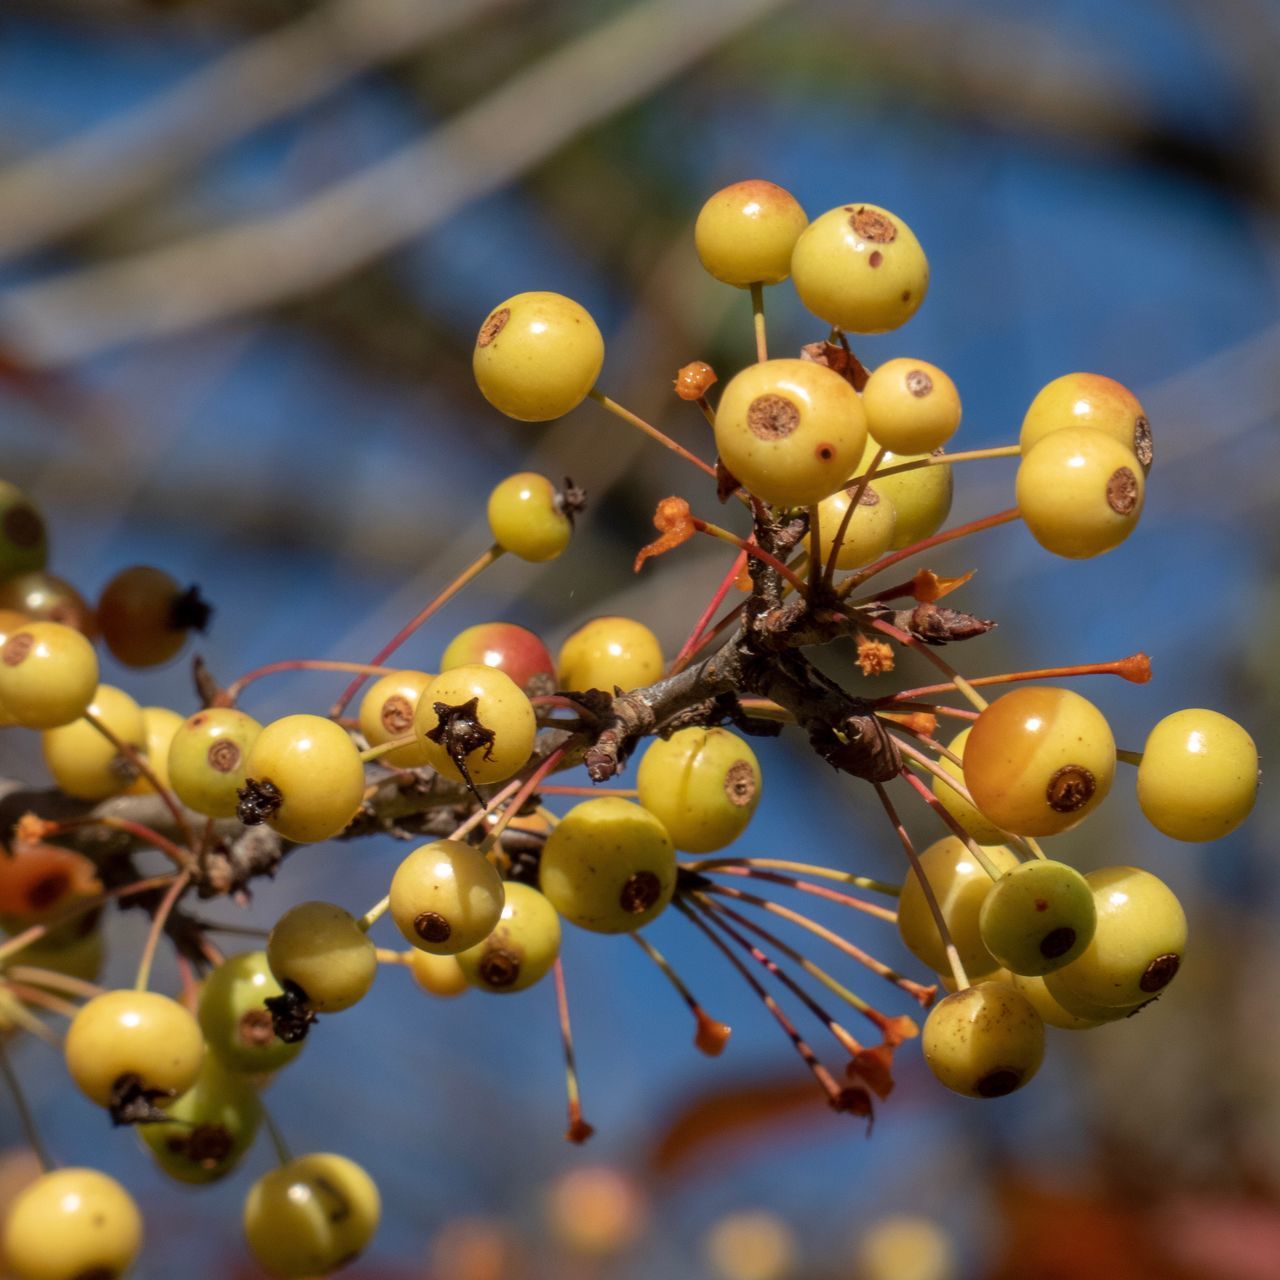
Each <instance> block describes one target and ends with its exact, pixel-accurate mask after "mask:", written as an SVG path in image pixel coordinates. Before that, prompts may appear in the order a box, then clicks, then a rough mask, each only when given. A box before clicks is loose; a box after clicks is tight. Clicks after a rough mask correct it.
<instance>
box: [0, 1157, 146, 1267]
mask: <svg viewBox="0 0 1280 1280" xmlns="http://www.w3.org/2000/svg"><path fill="white" fill-rule="evenodd" d="M141 1247H142V1215H141V1214H140V1213H139V1212H138V1206H137V1205H136V1204H135V1203H134V1200H133V1197H132V1196H131V1195H130V1194H129V1193H128V1192H127V1191H126V1190H125V1189H124V1188H123V1187H122V1186H121V1185H120V1184H119V1183H118V1182H117V1181H116V1180H115V1179H114V1178H109V1177H108V1176H107V1175H106V1174H105V1173H99V1172H98V1170H97V1169H83V1168H72V1169H54V1170H53V1171H52V1172H50V1173H45V1174H42V1175H41V1176H40V1177H38V1178H37V1179H36V1180H35V1181H34V1182H32V1183H30V1184H29V1185H28V1186H26V1187H24V1188H23V1189H22V1190H21V1191H20V1192H19V1193H18V1195H17V1196H16V1197H15V1198H14V1200H13V1203H12V1204H11V1205H10V1206H9V1212H8V1214H7V1216H6V1218H5V1223H4V1236H3V1251H4V1258H5V1261H6V1262H7V1263H8V1265H9V1267H10V1268H11V1269H12V1271H13V1274H14V1276H15V1277H16V1280H86V1278H92V1277H101V1280H113V1278H114V1277H116V1276H123V1275H124V1274H125V1273H126V1272H127V1271H128V1270H129V1269H130V1267H132V1265H133V1260H134V1258H136V1257H137V1255H138V1250H139V1249H140V1248H141Z"/></svg>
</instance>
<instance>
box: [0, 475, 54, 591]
mask: <svg viewBox="0 0 1280 1280" xmlns="http://www.w3.org/2000/svg"><path fill="white" fill-rule="evenodd" d="M48 557H49V544H48V540H47V538H46V536H45V529H44V520H43V518H42V517H41V515H40V512H39V511H37V510H36V508H35V507H34V506H33V505H32V503H31V502H30V500H29V499H28V498H27V496H26V494H24V493H23V492H22V490H21V489H19V488H18V487H17V485H13V484H10V483H9V482H8V481H7V480H0V581H3V580H5V579H6V578H12V577H14V576H16V575H17V574H19V573H30V572H32V571H36V570H40V569H43V568H44V566H45V561H46V560H47V559H48Z"/></svg>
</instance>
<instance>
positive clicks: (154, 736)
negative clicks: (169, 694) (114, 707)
mask: <svg viewBox="0 0 1280 1280" xmlns="http://www.w3.org/2000/svg"><path fill="white" fill-rule="evenodd" d="M182 724H183V719H182V717H181V716H180V715H179V714H178V713H177V712H176V711H171V710H170V709H169V708H168V707H143V708H142V732H143V736H144V737H145V739H146V745H145V747H144V750H143V754H144V755H145V756H146V757H147V764H148V765H149V766H150V769H151V772H152V773H153V774H155V776H156V778H157V779H158V780H159V782H160V785H161V786H162V787H168V786H170V785H171V784H170V782H169V748H170V747H171V746H172V745H173V738H174V735H175V734H176V733H177V732H178V730H179V729H180V728H181V727H182ZM154 790H155V788H154V787H153V786H152V785H151V781H150V779H149V778H146V777H144V776H143V775H142V774H139V775H138V776H137V777H136V778H134V780H133V781H132V782H131V783H129V785H128V786H127V787H125V789H124V792H125V795H128V796H149V795H151V794H152V793H153V792H154Z"/></svg>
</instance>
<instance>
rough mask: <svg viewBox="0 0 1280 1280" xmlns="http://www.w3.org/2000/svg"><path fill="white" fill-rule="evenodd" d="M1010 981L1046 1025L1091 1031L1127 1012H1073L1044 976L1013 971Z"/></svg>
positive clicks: (1116, 1010) (1066, 1029)
mask: <svg viewBox="0 0 1280 1280" xmlns="http://www.w3.org/2000/svg"><path fill="white" fill-rule="evenodd" d="M1009 981H1010V982H1011V983H1013V985H1014V986H1015V987H1016V988H1017V989H1018V990H1019V991H1020V992H1021V993H1022V994H1023V995H1024V996H1026V997H1027V999H1028V1000H1030V1001H1031V1005H1032V1007H1033V1008H1034V1009H1035V1011H1036V1012H1037V1013H1038V1014H1039V1015H1040V1018H1041V1020H1042V1021H1043V1022H1044V1024H1045V1025H1046V1026H1049V1027H1058V1028H1060V1029H1061V1030H1063V1031H1090V1030H1092V1029H1093V1028H1094V1027H1100V1026H1102V1024H1103V1023H1104V1022H1111V1021H1113V1020H1114V1019H1115V1018H1117V1017H1124V1015H1125V1013H1126V1012H1127V1010H1122V1009H1110V1010H1107V1011H1106V1012H1105V1016H1099V1017H1094V1016H1087V1015H1085V1014H1081V1013H1072V1011H1071V1010H1070V1009H1068V1008H1067V1007H1066V1006H1065V1005H1063V1004H1060V1003H1059V1002H1058V1001H1057V1000H1056V999H1055V998H1054V996H1053V993H1052V992H1051V991H1050V990H1049V988H1048V986H1047V985H1046V983H1045V980H1044V978H1042V977H1039V976H1037V975H1032V974H1025V973H1012V974H1010V975H1009ZM1099 1012H1101V1011H1099Z"/></svg>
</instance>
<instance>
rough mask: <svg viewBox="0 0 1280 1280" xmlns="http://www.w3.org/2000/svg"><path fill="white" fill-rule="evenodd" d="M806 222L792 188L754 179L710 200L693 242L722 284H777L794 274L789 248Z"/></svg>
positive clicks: (741, 285) (702, 260)
mask: <svg viewBox="0 0 1280 1280" xmlns="http://www.w3.org/2000/svg"><path fill="white" fill-rule="evenodd" d="M808 225H809V219H808V218H807V217H806V216H805V211H804V210H803V209H802V208H801V207H800V203H799V201H798V200H797V199H796V198H795V196H793V195H792V194H791V192H789V191H787V190H785V189H784V188H782V187H779V186H776V185H775V184H774V183H772V182H765V181H764V180H762V179H760V178H750V179H748V180H747V181H745V182H735V183H733V184H732V185H730V186H727V187H723V188H721V189H720V190H719V191H717V192H716V193H715V195H713V196H712V197H711V198H710V199H708V200H707V202H706V203H705V204H704V205H703V206H702V208H701V210H699V212H698V220H697V222H695V223H694V226H693V242H694V244H695V245H696V246H697V250H698V259H699V261H701V263H702V265H703V266H704V267H705V268H706V269H707V271H708V272H709V273H710V274H711V275H713V276H714V277H715V278H716V279H717V280H719V281H721V283H723V284H731V285H736V286H737V287H738V288H740V289H745V288H746V287H747V286H748V285H752V284H779V283H781V282H782V281H783V280H785V279H786V278H787V276H789V275H790V274H791V251H792V249H794V248H795V243H796V241H797V240H798V239H799V237H800V233H801V232H802V231H803V230H804V229H805V227H807V226H808Z"/></svg>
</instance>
